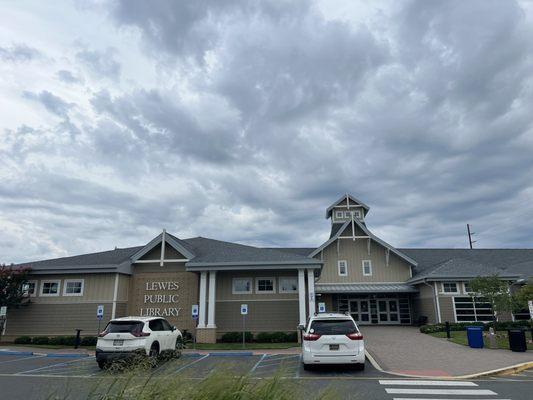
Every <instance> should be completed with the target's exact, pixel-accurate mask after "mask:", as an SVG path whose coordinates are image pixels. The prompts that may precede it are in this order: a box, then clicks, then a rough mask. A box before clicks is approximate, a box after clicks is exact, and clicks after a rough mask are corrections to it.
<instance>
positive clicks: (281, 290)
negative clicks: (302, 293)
mask: <svg viewBox="0 0 533 400" xmlns="http://www.w3.org/2000/svg"><path fill="white" fill-rule="evenodd" d="M285 279H292V280H293V281H294V282H295V283H296V290H283V289H282V287H283V286H282V284H281V281H283V280H285ZM278 293H298V276H280V277H278Z"/></svg>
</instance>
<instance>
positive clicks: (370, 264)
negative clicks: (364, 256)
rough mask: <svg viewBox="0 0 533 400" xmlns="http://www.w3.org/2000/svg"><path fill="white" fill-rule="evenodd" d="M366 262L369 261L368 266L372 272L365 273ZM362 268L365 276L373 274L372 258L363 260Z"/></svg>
mask: <svg viewBox="0 0 533 400" xmlns="http://www.w3.org/2000/svg"><path fill="white" fill-rule="evenodd" d="M365 262H368V266H369V267H370V273H369V274H367V273H365ZM361 268H362V269H363V276H372V260H361Z"/></svg>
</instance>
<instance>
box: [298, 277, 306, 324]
mask: <svg viewBox="0 0 533 400" xmlns="http://www.w3.org/2000/svg"><path fill="white" fill-rule="evenodd" d="M298 303H299V306H300V325H305V323H306V319H307V318H306V316H305V271H304V270H303V269H299V270H298Z"/></svg>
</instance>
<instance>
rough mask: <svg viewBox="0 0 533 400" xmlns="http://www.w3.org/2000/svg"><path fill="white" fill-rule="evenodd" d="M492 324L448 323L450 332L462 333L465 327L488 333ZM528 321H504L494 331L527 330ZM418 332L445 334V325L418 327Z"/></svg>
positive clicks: (498, 323)
mask: <svg viewBox="0 0 533 400" xmlns="http://www.w3.org/2000/svg"><path fill="white" fill-rule="evenodd" d="M493 325H494V324H493V323H492V322H489V323H483V322H457V323H450V330H451V331H464V330H466V327H467V326H482V327H483V330H485V331H488V330H489V328H491V327H493ZM528 327H529V321H514V322H513V321H504V322H497V323H496V330H499V331H504V330H507V329H510V328H528ZM420 332H422V333H436V332H446V325H445V324H433V325H423V326H421V327H420Z"/></svg>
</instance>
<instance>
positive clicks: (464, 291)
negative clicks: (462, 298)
mask: <svg viewBox="0 0 533 400" xmlns="http://www.w3.org/2000/svg"><path fill="white" fill-rule="evenodd" d="M467 283H470V282H463V293H464V294H465V295H472V294H473V293H474V292H467V291H466V284H467Z"/></svg>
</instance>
